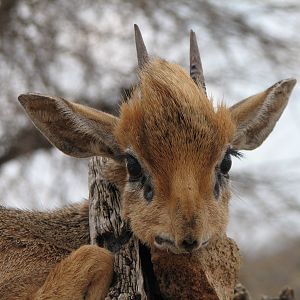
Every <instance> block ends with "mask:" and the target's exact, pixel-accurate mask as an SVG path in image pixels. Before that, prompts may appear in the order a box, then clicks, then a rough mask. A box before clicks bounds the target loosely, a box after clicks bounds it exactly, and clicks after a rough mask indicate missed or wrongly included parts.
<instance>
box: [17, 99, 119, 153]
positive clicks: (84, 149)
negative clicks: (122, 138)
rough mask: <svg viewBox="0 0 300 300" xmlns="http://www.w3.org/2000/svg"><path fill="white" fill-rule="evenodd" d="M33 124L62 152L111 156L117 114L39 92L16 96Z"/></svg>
mask: <svg viewBox="0 0 300 300" xmlns="http://www.w3.org/2000/svg"><path fill="white" fill-rule="evenodd" d="M18 99H19V101H20V103H21V104H22V106H23V107H24V109H25V111H26V112H27V114H28V115H29V117H30V118H31V120H32V121H33V123H34V124H35V126H36V127H37V128H38V129H39V130H40V131H41V132H42V133H43V134H44V135H45V136H46V137H47V139H48V140H49V141H50V142H51V143H52V144H53V145H54V146H56V147H57V148H58V149H60V150H61V151H63V152H64V153H66V154H68V155H71V156H75V157H90V156H94V155H101V156H107V157H111V158H113V157H115V156H116V155H117V154H118V152H119V149H118V146H117V143H116V141H115V138H114V136H113V130H114V128H115V126H116V124H117V122H118V118H116V117H114V116H112V115H109V114H106V113H104V112H101V111H98V110H95V109H93V108H90V107H87V106H83V105H80V104H75V103H72V102H69V101H67V100H64V99H62V98H56V97H48V96H43V95H39V94H25V95H20V96H19V98H18Z"/></svg>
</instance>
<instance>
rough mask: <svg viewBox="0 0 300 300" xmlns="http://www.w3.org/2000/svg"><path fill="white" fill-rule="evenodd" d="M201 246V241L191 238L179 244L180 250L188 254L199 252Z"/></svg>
mask: <svg viewBox="0 0 300 300" xmlns="http://www.w3.org/2000/svg"><path fill="white" fill-rule="evenodd" d="M199 246H200V241H199V240H198V239H195V238H193V237H191V236H186V237H185V238H184V239H183V240H181V241H180V242H179V248H180V249H182V250H185V251H187V252H192V251H193V250H197V249H198V248H199Z"/></svg>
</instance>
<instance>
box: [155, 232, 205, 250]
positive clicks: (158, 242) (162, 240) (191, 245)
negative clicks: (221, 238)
mask: <svg viewBox="0 0 300 300" xmlns="http://www.w3.org/2000/svg"><path fill="white" fill-rule="evenodd" d="M208 242H209V240H208V239H207V240H202V239H197V238H192V237H191V236H186V237H185V238H184V239H182V240H181V241H180V242H176V241H175V240H174V239H173V238H170V236H169V235H166V234H161V235H157V236H156V237H155V239H154V245H155V246H156V247H157V248H159V249H161V250H170V251H172V252H173V253H175V254H179V253H187V252H193V251H195V250H197V249H199V248H201V247H205V246H206V245H207V244H208Z"/></svg>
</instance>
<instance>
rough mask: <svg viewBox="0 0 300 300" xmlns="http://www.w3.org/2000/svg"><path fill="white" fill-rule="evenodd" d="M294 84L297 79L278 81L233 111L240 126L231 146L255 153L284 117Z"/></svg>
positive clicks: (236, 122) (234, 107)
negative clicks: (281, 117)
mask: <svg viewBox="0 0 300 300" xmlns="http://www.w3.org/2000/svg"><path fill="white" fill-rule="evenodd" d="M295 84H296V80H295V79H285V80H282V81H279V82H277V83H276V84H274V85H273V86H271V87H270V88H268V89H267V90H265V91H264V92H262V93H259V94H257V95H254V96H252V97H249V98H247V99H245V100H243V101H240V102H238V103H237V104H235V105H233V106H232V107H231V108H230V111H231V115H232V118H233V120H234V122H235V124H236V126H237V128H236V133H235V136H234V140H233V142H232V145H233V147H234V148H235V149H239V150H252V149H255V148H257V147H258V146H260V145H261V144H262V143H263V141H264V140H265V139H266V138H267V137H268V136H269V134H270V133H271V131H272V130H273V128H274V127H275V125H276V123H277V121H278V119H279V118H280V116H281V115H282V113H283V111H284V109H285V107H286V105H287V103H288V99H289V96H290V94H291V92H292V90H293V88H294V86H295Z"/></svg>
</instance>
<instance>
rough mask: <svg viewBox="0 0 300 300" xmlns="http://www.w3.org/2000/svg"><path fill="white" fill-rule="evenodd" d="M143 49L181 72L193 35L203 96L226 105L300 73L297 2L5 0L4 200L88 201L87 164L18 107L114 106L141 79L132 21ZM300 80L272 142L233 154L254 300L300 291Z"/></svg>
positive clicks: (0, 198) (238, 222)
mask: <svg viewBox="0 0 300 300" xmlns="http://www.w3.org/2000/svg"><path fill="white" fill-rule="evenodd" d="M134 23H137V24H139V26H140V28H141V30H142V32H143V35H144V39H145V42H146V45H148V51H149V52H150V54H152V55H154V56H161V57H163V58H166V59H168V60H171V61H174V62H176V63H179V64H181V65H182V66H184V67H185V68H186V69H188V63H189V56H188V53H189V30H190V29H191V28H192V29H193V30H194V31H196V34H197V37H198V43H199V47H200V51H201V54H202V63H203V68H204V74H205V77H206V83H207V89H208V93H209V95H213V97H214V99H215V100H216V103H217V102H218V101H222V100H224V101H225V102H226V103H228V104H233V103H235V102H237V101H238V100H241V99H243V98H246V97H248V96H250V95H252V94H255V93H258V92H260V91H262V90H264V89H265V88H267V87H269V86H270V85H272V84H273V83H275V82H276V81H278V80H281V79H284V78H289V77H295V78H296V79H298V81H299V79H300V36H299V28H300V2H299V1H298V0H294V1H288V0H287V1H280V0H277V1H275V0H269V1H255V0H240V1H217V0H216V1H204V0H202V1H196V0H194V1H191V0H189V1H187V0H186V1H184V0H180V1H179V0H178V1H163V0H152V1H146V0H132V1H126V0H111V1H104V0H97V1H94V0H72V1H57V0H52V1H45V0H39V1H38V0H27V1H20V0H0V204H1V205H5V206H10V207H20V208H27V209H43V210H44V209H49V208H54V207H59V206H62V205H65V204H67V203H70V202H75V201H81V200H82V199H83V198H87V197H88V183H87V172H88V167H87V164H88V161H87V160H78V159H72V158H69V157H67V156H65V155H63V154H61V153H60V152H59V151H58V150H55V149H53V148H52V147H51V145H50V144H49V143H48V142H47V141H46V139H45V138H43V137H42V136H41V134H40V133H39V132H38V131H37V130H36V129H35V128H34V127H33V125H32V124H31V122H30V121H29V120H28V118H27V116H26V115H25V114H24V112H23V111H22V109H21V107H20V105H18V102H17V96H18V95H19V94H21V93H23V92H28V91H30V92H40V93H45V94H49V95H57V96H62V97H65V98H67V99H73V100H76V101H78V102H80V103H84V104H87V105H90V106H92V107H95V108H98V109H102V110H105V111H107V112H111V113H115V114H117V113H118V104H119V101H120V99H122V97H124V95H127V94H128V92H129V91H130V87H131V86H132V85H133V84H135V83H136V80H137V77H136V64H137V61H136V53H135V45H134V34H133V24H134ZM299 98H300V86H299V83H298V85H296V88H295V90H294V92H293V94H292V97H291V99H290V103H289V105H288V107H287V108H286V110H285V112H284V114H283V116H282V118H281V120H280V122H279V124H278V125H277V127H276V128H275V130H274V132H273V133H272V134H271V136H270V137H269V139H268V140H267V141H266V142H265V143H264V144H263V145H262V146H261V147H260V148H259V149H258V150H255V151H254V152H253V153H250V152H244V158H243V159H241V160H238V159H235V161H234V166H233V170H232V186H233V195H234V197H233V200H232V202H231V223H230V228H229V233H230V236H232V237H233V238H235V239H236V241H237V242H238V244H239V245H240V248H241V250H242V253H243V268H242V272H241V280H242V282H243V283H244V284H245V285H246V287H247V288H248V289H249V290H250V292H251V293H252V295H253V297H254V299H258V298H259V296H260V295H262V294H269V295H276V294H278V292H279V290H280V289H281V287H284V286H287V285H288V286H291V287H293V288H295V290H296V293H297V294H298V297H300V196H298V194H299V193H300V186H299V180H300V168H299V167H300V152H299V148H300V134H299V132H300V118H299V117H300V99H299Z"/></svg>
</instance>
